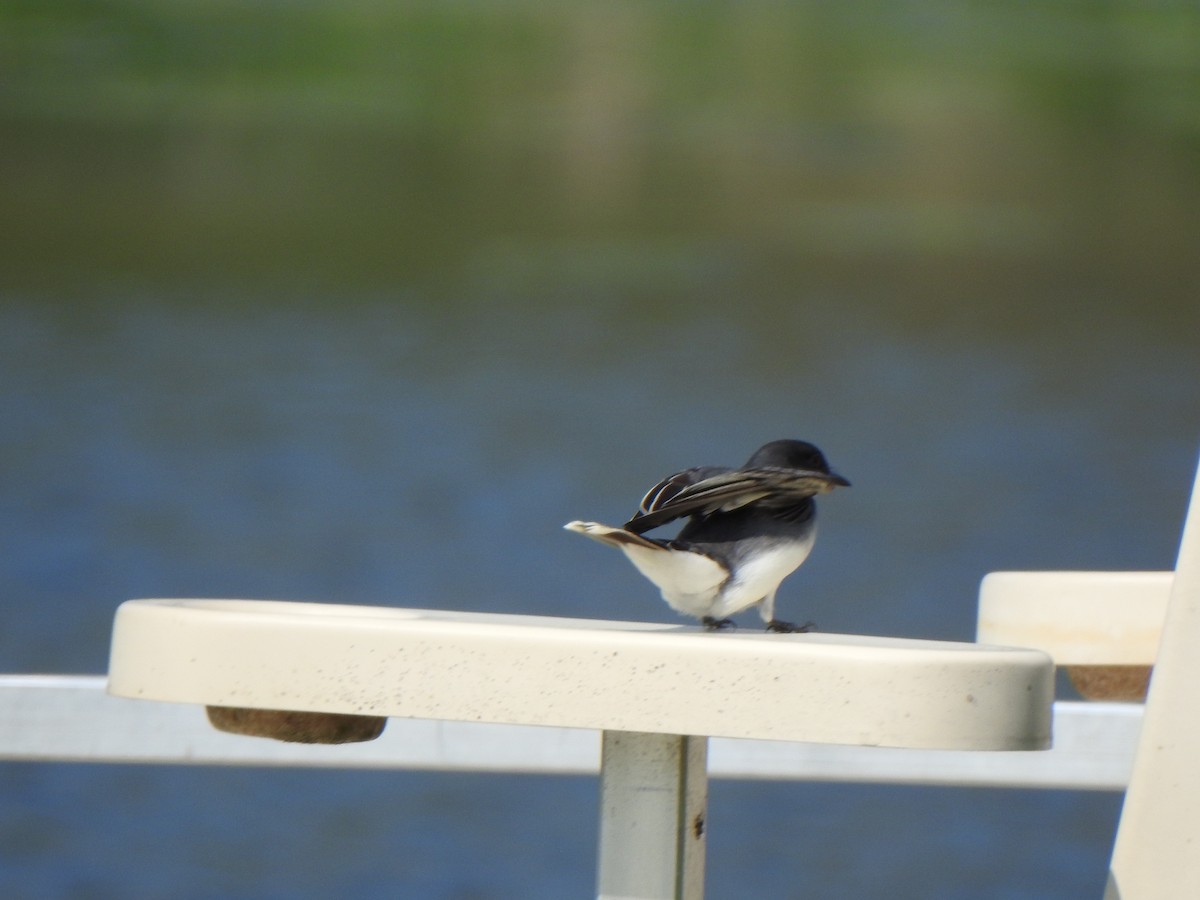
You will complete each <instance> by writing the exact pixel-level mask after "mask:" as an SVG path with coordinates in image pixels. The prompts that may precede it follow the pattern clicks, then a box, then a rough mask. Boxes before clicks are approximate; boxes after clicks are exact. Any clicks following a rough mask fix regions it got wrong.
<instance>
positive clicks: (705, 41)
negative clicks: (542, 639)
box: [0, 2, 1200, 900]
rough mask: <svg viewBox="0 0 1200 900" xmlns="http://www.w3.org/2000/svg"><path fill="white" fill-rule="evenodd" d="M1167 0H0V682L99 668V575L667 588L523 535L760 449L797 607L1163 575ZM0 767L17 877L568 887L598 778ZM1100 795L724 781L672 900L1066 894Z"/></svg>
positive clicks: (1185, 267) (1179, 187)
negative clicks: (708, 2)
mask: <svg viewBox="0 0 1200 900" xmlns="http://www.w3.org/2000/svg"><path fill="white" fill-rule="evenodd" d="M1181 15H1182V14H1181V13H1179V12H1177V11H1173V10H1159V11H1157V12H1155V13H1153V14H1146V15H1140V16H1138V17H1136V18H1134V19H1131V18H1129V17H1127V16H1124V15H1122V11H1121V7H1119V6H1118V7H1112V8H1109V7H1105V8H1104V9H1103V10H1102V9H1099V8H1097V9H1095V10H1092V9H1090V8H1085V7H1078V8H1072V9H1071V10H1065V9H1064V10H1049V11H1043V12H1042V13H1040V14H1038V15H1036V16H1027V15H1026V14H1025V12H1019V11H1017V10H1016V8H1014V9H1012V10H1007V9H1005V8H1004V7H1003V6H1002V7H999V8H997V7H995V6H993V5H980V6H979V7H976V6H974V5H971V4H968V5H965V6H962V7H961V8H960V7H958V6H956V7H954V8H951V7H942V6H940V5H938V4H915V5H912V6H910V7H905V8H904V9H902V10H901V9H897V8H894V7H893V6H891V5H890V4H889V5H886V6H884V5H879V4H869V3H868V4H851V5H849V6H845V7H841V6H839V7H838V8H837V10H832V9H831V10H826V11H818V10H816V9H815V8H810V7H808V6H805V5H796V6H789V7H777V6H775V5H773V4H748V5H746V6H745V7H738V8H736V9H735V8H729V9H726V8H723V7H708V6H706V7H703V8H697V9H694V10H689V9H686V8H682V7H681V8H675V7H671V8H656V7H649V6H646V5H641V4H622V5H620V6H619V7H616V8H614V10H613V11H612V12H611V14H607V13H606V14H605V15H600V14H598V13H595V12H594V11H589V10H588V9H587V8H585V7H582V6H580V7H574V6H571V7H570V8H569V9H568V8H564V9H562V10H541V9H539V8H538V7H537V5H536V4H534V5H530V6H528V7H526V6H520V7H516V8H513V9H509V10H502V11H496V10H491V11H487V10H483V9H482V8H480V9H476V8H474V7H470V6H467V7H460V6H455V7H454V8H453V9H450V10H447V11H441V10H436V9H433V8H430V9H425V8H424V7H420V6H418V7H414V8H413V9H411V10H395V9H393V8H391V7H382V6H378V5H374V4H371V3H369V2H362V3H355V4H352V11H351V12H350V13H339V12H337V11H334V10H332V9H327V8H325V7H322V6H320V5H305V6H303V7H298V8H291V7H270V8H266V7H263V8H255V9H253V10H244V11H242V12H240V13H238V14H236V15H235V14H234V13H233V12H231V11H224V12H222V11H219V10H218V11H216V12H213V13H211V15H210V13H209V12H207V11H205V9H203V8H201V7H193V6H191V5H186V4H184V5H173V6H170V7H166V6H159V5H156V4H153V3H138V2H129V3H118V4H115V5H111V8H109V9H108V11H107V12H95V13H94V14H93V13H88V12H86V11H85V10H83V9H78V10H76V9H73V8H70V9H69V8H66V7H64V8H62V9H57V10H52V11H51V12H49V13H47V12H38V11H36V10H32V9H31V10H24V11H20V10H18V11H9V12H3V13H0V22H2V24H3V25H4V26H5V29H6V30H5V40H6V41H7V44H6V45H5V46H7V48H8V49H9V50H12V51H13V52H12V53H11V55H9V56H8V57H7V59H8V60H9V62H8V63H7V69H6V70H5V79H4V80H3V83H2V84H0V125H2V126H3V127H0V161H2V162H3V163H4V165H3V166H2V167H0V548H2V549H0V554H2V555H0V592H2V595H3V596H4V597H5V598H6V602H5V603H4V604H3V606H2V607H0V668H2V669H4V670H6V671H11V672H99V671H103V670H104V668H105V666H106V653H107V641H108V635H109V631H110V627H111V620H112V614H113V611H114V609H115V607H116V605H117V604H118V603H120V602H121V601H122V600H124V599H127V598H130V597H138V596H228V597H264V598H282V599H303V600H318V601H335V602H347V603H374V604H396V605H412V606H430V607H438V608H447V609H467V610H496V611H503V612H518V613H521V612H527V613H547V614H556V615H570V616H597V617H607V618H632V619H652V620H658V621H670V620H672V618H673V614H672V613H671V612H670V611H669V610H668V609H667V608H666V607H665V606H664V605H663V604H662V603H661V601H660V600H659V599H658V598H657V597H656V596H655V593H654V591H653V589H652V588H650V587H649V585H647V584H646V583H645V582H644V581H643V580H642V579H641V578H640V576H638V575H637V573H636V572H634V571H633V570H632V568H631V567H629V566H628V565H627V564H626V563H625V561H624V560H623V559H621V558H620V557H619V555H617V554H612V553H607V552H605V551H604V549H603V548H600V547H598V546H596V545H594V544H592V543H590V542H587V541H583V540H580V539H578V538H577V537H575V536H572V535H569V534H566V533H564V532H563V531H562V530H561V525H562V523H563V522H565V521H567V520H568V519H572V518H577V517H587V518H596V519H600V520H610V521H614V520H620V518H621V517H622V516H624V515H626V514H628V512H629V511H630V510H631V509H632V507H633V505H634V504H635V503H636V501H637V499H638V498H639V497H640V496H641V493H642V492H643V490H644V489H645V488H646V487H648V486H649V485H650V484H652V483H653V482H654V481H656V480H657V479H658V478H659V477H661V476H662V475H663V474H665V473H667V472H669V471H673V470H675V469H677V468H680V467H683V466H688V465H693V464H700V463H737V462H740V461H742V460H743V459H744V458H745V457H746V455H747V454H748V453H749V452H750V451H751V450H753V449H754V448H755V447H757V446H758V445H759V444H761V443H763V442H764V441H766V440H769V439H772V438H778V437H799V438H805V439H809V440H812V441H815V442H816V443H818V444H819V445H820V446H821V447H822V448H823V449H824V450H825V451H826V453H827V455H828V456H829V458H830V460H831V462H832V464H833V465H834V467H835V468H836V469H837V470H838V471H839V472H841V473H843V474H844V475H846V476H847V477H848V478H849V479H850V480H851V481H852V482H853V484H854V487H853V488H852V489H850V490H849V491H845V492H838V493H837V494H835V495H834V496H831V497H829V498H826V499H825V500H823V501H822V502H821V521H822V534H821V537H820V539H819V541H818V543H817V547H816V550H815V552H814V554H813V557H812V558H811V560H810V561H809V562H808V563H806V565H805V566H804V568H803V569H802V570H801V571H800V572H799V573H797V575H795V576H793V577H792V578H791V579H790V580H789V581H788V582H786V583H785V586H784V588H783V590H782V591H781V594H780V598H779V610H780V613H781V615H783V616H784V617H786V618H795V619H812V620H814V621H816V622H817V623H818V624H819V625H820V626H821V627H822V628H823V629H824V630H827V631H843V632H862V633H872V634H889V635H902V636H920V637H933V638H949V639H969V638H970V637H971V635H972V634H973V629H974V603H975V594H976V590H977V587H978V583H979V579H980V578H981V577H982V576H983V575H984V574H985V573H986V572H988V571H991V570H995V569H1006V568H1009V569H1012V568H1057V569H1067V568H1111V569H1139V568H1150V569H1161V568H1168V567H1170V566H1171V565H1172V563H1173V559H1174V553H1175V546H1176V543H1177V540H1178V533H1179V527H1180V524H1181V521H1182V516H1183V510H1184V506H1185V503H1186V495H1185V491H1186V488H1187V486H1188V485H1189V484H1190V480H1191V477H1192V473H1193V471H1194V465H1195V458H1196V451H1197V446H1198V444H1200V441H1198V440H1197V438H1198V437H1200V427H1198V424H1200V394H1198V392H1197V390H1196V385H1197V383H1200V357H1198V355H1197V353H1196V343H1195V342H1196V335H1197V334H1200V304H1197V303H1196V300H1195V296H1196V295H1195V290H1196V286H1197V284H1200V277H1198V276H1200V261H1198V259H1197V255H1196V254H1195V252H1194V248H1195V246H1197V243H1198V240H1200V222H1198V221H1197V219H1196V217H1195V215H1194V210H1195V209H1196V208H1197V205H1198V203H1200V168H1197V167H1196V166H1195V165H1194V162H1195V154H1194V151H1195V147H1196V143H1195V141H1196V136H1197V130H1196V127H1195V123H1196V122H1197V121H1200V117H1198V116H1197V115H1194V113H1196V112H1197V110H1200V105H1198V103H1200V101H1198V100H1197V92H1196V91H1195V89H1194V84H1195V82H1194V80H1189V79H1191V78H1192V76H1193V75H1194V73H1195V68H1196V66H1197V65H1198V64H1200V63H1197V60H1200V52H1193V50H1195V49H1196V47H1195V46H1194V45H1195V41H1194V37H1195V35H1197V34H1200V32H1197V31H1196V30H1195V29H1190V28H1189V27H1187V26H1188V25H1189V21H1190V20H1188V19H1187V17H1184V18H1182V19H1181V18H1180V16H1181ZM1189 85H1191V87H1188V86H1189ZM0 797H3V803H0V892H2V893H3V894H4V896H8V897H17V898H23V897H30V898H40V897H60V896H61V897H121V898H136V897H146V898H150V897H161V896H168V895H169V896H173V897H188V898H206V897H218V896H219V897H276V896H277V897H296V898H308V897H311V898H316V897H327V896H335V895H348V896H361V897H394V896H405V897H429V898H438V900H441V898H446V900H457V898H489V900H491V898H527V897H548V898H558V897H572V896H580V897H582V896H588V894H589V893H590V891H591V885H592V879H593V863H594V841H595V836H596V822H595V818H596V814H597V810H596V804H595V783H594V781H592V780H591V779H582V778H571V779H567V778H537V777H527V776H520V777H517V776H514V777H490V776H486V777H485V776H463V775H443V774H434V773H378V772H372V773H345V772H270V771H257V770H255V771H245V770H237V769H204V770H201V769H189V768H185V767H180V768H156V767H137V768H126V767H115V766H114V767H99V766H78V765H6V766H4V767H0ZM1118 807H1119V798H1118V797H1117V796H1115V795H1107V794H1079V793H1067V792H1021V791H990V790H949V789H922V788H891V787H879V786H855V785H823V784H818V785H813V784H749V783H728V782H723V783H717V784H715V785H713V790H712V800H711V808H710V820H711V822H712V828H711V830H710V863H709V873H710V874H709V893H710V896H712V897H715V898H722V897H745V896H755V897H772V898H774V897H781V898H790V897H797V898H798V897H826V896H829V897H832V896H851V897H864V898H866V897H887V898H948V900H949V898H964V897H969V898H985V900H986V898H1009V897H1013V898H1015V897H1020V898H1055V900H1074V898H1077V897H1082V896H1096V895H1098V894H1099V892H1100V889H1101V884H1102V881H1103V874H1104V871H1105V866H1106V862H1107V858H1108V853H1109V848H1110V844H1111V840H1112V836H1113V829H1114V825H1115V821H1116V815H1117V812H1118Z"/></svg>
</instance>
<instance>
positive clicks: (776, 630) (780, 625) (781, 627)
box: [767, 619, 817, 634]
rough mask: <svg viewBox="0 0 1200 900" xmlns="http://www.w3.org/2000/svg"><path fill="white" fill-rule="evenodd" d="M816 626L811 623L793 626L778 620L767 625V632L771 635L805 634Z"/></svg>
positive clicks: (773, 620)
mask: <svg viewBox="0 0 1200 900" xmlns="http://www.w3.org/2000/svg"><path fill="white" fill-rule="evenodd" d="M816 627H817V626H816V624H815V623H813V622H805V623H804V624H803V625H793V624H792V623H791V622H784V621H781V620H779V619H772V620H771V621H770V622H768V623H767V631H769V632H771V633H772V634H807V633H808V632H810V631H813V630H815V629H816Z"/></svg>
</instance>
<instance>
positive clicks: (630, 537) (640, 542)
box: [563, 520, 664, 550]
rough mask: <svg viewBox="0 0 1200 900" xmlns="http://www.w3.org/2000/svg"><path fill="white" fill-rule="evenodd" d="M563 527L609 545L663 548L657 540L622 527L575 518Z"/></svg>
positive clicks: (651, 548) (650, 548)
mask: <svg viewBox="0 0 1200 900" xmlns="http://www.w3.org/2000/svg"><path fill="white" fill-rule="evenodd" d="M563 528H565V529H567V531H577V532H579V533H580V534H583V535H586V536H587V537H590V538H591V539H592V540H593V541H599V542H600V543H602V544H608V545H609V546H610V547H623V546H626V545H630V544H632V545H634V546H638V547H645V548H646V549H648V550H662V549H664V548H663V545H662V544H661V543H659V542H658V541H652V540H651V539H650V538H645V537H642V536H641V535H640V534H634V533H633V532H631V531H626V530H625V529H624V528H613V527H612V526H611V525H601V524H600V523H599V522H580V521H579V520H576V521H574V522H568V523H567V524H566V525H564V526H563Z"/></svg>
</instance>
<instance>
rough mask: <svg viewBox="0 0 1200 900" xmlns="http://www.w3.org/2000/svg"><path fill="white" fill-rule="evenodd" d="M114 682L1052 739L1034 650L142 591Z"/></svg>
mask: <svg viewBox="0 0 1200 900" xmlns="http://www.w3.org/2000/svg"><path fill="white" fill-rule="evenodd" d="M109 691H110V693H113V694H115V695H119V696H125V697H140V698H145V699H152V700H165V701H174V702H181V703H199V704H205V705H212V706H232V707H250V708H257V709H284V710H296V711H306V712H334V713H353V714H360V715H373V716H403V717H409V718H428V719H448V720H453V721H468V722H469V721H477V722H494V723H504V724H520V725H554V726H565V727H576V728H598V729H603V730H617V731H640V732H652V733H664V734H683V735H687V734H691V735H712V736H721V737H737V738H764V739H776V740H791V741H813V742H820V743H835V744H858V745H871V746H876V745H877V746H892V747H917V748H936V749H962V750H1034V749H1044V748H1046V747H1047V746H1049V741H1050V717H1051V703H1052V701H1053V693H1054V684H1053V664H1052V662H1051V660H1050V658H1049V657H1048V656H1047V655H1046V654H1044V653H1042V652H1040V651H1037V650H1029V649H1008V648H1000V647H990V646H984V645H979V644H970V643H952V642H943V641H920V640H904V639H895V638H882V637H865V636H853V635H837V634H821V633H815V634H765V633H762V632H750V631H738V632H721V633H710V632H705V631H702V630H700V629H698V628H696V627H694V626H683V625H655V624H646V623H632V622H607V621H599V620H588V619H565V618H549V617H538V616H516V615H492V614H479V613H456V612H443V611H434V610H420V609H399V608H394V607H367V606H344V605H332V604H319V603H292V602H280V601H261V600H201V599H196V600H182V599H160V600H131V601H128V602H126V603H124V604H122V605H121V607H120V609H119V610H118V612H117V616H116V621H115V623H114V631H113V644H112V655H111V661H110V669H109Z"/></svg>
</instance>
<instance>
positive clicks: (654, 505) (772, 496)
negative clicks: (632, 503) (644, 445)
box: [625, 466, 835, 534]
mask: <svg viewBox="0 0 1200 900" xmlns="http://www.w3.org/2000/svg"><path fill="white" fill-rule="evenodd" d="M833 483H835V482H833V479H832V478H831V476H829V475H828V474H826V473H825V472H814V471H808V470H805V469H782V468H774V467H762V468H754V469H736V470H735V469H721V468H716V467H712V466H706V467H702V468H698V469H688V470H687V471H685V472H679V473H678V474H676V475H672V476H671V477H670V478H667V479H665V480H663V481H661V482H659V483H658V484H657V485H655V486H654V487H653V488H651V489H650V491H649V492H648V493H647V494H646V496H645V497H644V498H643V499H642V505H641V507H640V508H639V509H638V511H637V513H635V514H634V516H633V518H632V519H630V520H629V521H628V522H626V523H625V528H626V530H627V531H631V532H633V533H634V534H641V533H642V532H645V531H649V530H650V529H652V528H657V527H658V526H659V525H665V524H666V523H667V522H670V521H673V520H674V519H679V518H682V517H683V516H691V515H697V514H699V515H710V514H711V513H714V512H718V511H720V512H729V511H731V510H735V509H739V508H740V507H743V506H746V505H747V504H750V503H755V502H757V501H760V500H766V501H767V502H768V503H770V504H771V505H772V506H774V505H781V506H785V505H789V504H793V503H796V502H797V501H799V500H803V499H805V498H806V497H812V496H813V495H815V494H820V493H824V492H826V491H828V490H830V488H831V487H832V485H833Z"/></svg>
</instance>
